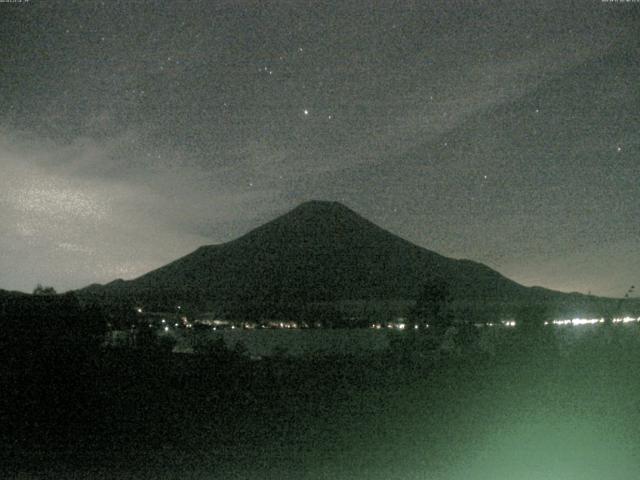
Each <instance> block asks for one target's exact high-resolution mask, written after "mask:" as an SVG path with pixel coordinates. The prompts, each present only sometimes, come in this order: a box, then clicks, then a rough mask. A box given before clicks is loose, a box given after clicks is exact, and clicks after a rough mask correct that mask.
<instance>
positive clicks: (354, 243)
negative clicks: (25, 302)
mask: <svg viewBox="0 0 640 480" xmlns="http://www.w3.org/2000/svg"><path fill="white" fill-rule="evenodd" d="M434 280H436V281H440V280H442V281H446V282H447V283H448V285H449V286H450V289H451V293H452V295H453V296H455V297H457V298H465V299H466V300H467V301H470V302H484V303H488V302H490V303H505V302H532V301H549V300H550V299H555V300H559V299H560V300H561V299H564V300H568V299H569V297H572V299H573V300H575V298H576V297H585V298H586V296H583V295H579V294H562V293H559V292H553V291H551V290H547V289H543V288H539V287H534V288H529V287H524V286H522V285H519V284H518V283H516V282H514V281H512V280H509V279H508V278H506V277H504V276H503V275H501V274H500V273H498V272H496V271H495V270H492V269H491V268H489V267H487V266H485V265H482V264H480V263H477V262H473V261H470V260H456V259H451V258H447V257H445V256H442V255H439V254H437V253H435V252H432V251H430V250H427V249H425V248H421V247H419V246H417V245H414V244H412V243H410V242H408V241H406V240H404V239H402V238H400V237H398V236H396V235H394V234H392V233H390V232H388V231H386V230H384V229H382V228H380V227H378V226H377V225H375V224H373V223H372V222H370V221H368V220H366V219H365V218H363V217H361V216H360V215H358V214H357V213H355V212H354V211H352V210H351V209H349V208H348V207H346V206H344V205H342V204H340V203H337V202H326V201H310V202H306V203H303V204H301V205H300V206H298V207H296V208H295V209H293V210H291V211H290V212H288V213H286V214H284V215H282V216H280V217H278V218H276V219H275V220H272V221H270V222H268V223H266V224H264V225H262V226H260V227H258V228H256V229H254V230H252V231H250V232H249V233H247V234H245V235H243V236H241V237H240V238H238V239H236V240H233V241H230V242H228V243H224V244H220V245H209V246H203V247H200V248H198V249H197V250H195V251H194V252H192V253H190V254H188V255H186V256H184V257H182V258H180V259H178V260H175V261H174V262H172V263H169V264H168V265H165V266H163V267H161V268H158V269H157V270H153V271H151V272H149V273H147V274H145V275H142V276H141V277H139V278H136V279H133V280H129V281H125V280H116V281H114V282H111V283H109V284H106V285H92V286H90V287H87V288H85V289H83V290H82V291H81V293H82V294H83V295H84V296H91V297H93V298H94V299H95V298H103V299H128V300H131V301H133V299H135V300H136V301H141V302H151V303H154V304H159V305H176V302H191V303H192V304H195V305H198V306H199V307H200V308H204V306H205V305H224V304H228V303H233V302H242V301H251V302H258V303H259V302H271V303H273V302H280V303H286V302H299V303H300V302H301V303H308V302H340V301H349V300H369V301H371V300H394V299H396V300H398V299H400V300H402V299H404V300H411V301H413V300H415V299H416V297H417V296H418V294H419V292H420V290H421V288H422V286H423V285H424V284H425V283H426V282H431V281H434Z"/></svg>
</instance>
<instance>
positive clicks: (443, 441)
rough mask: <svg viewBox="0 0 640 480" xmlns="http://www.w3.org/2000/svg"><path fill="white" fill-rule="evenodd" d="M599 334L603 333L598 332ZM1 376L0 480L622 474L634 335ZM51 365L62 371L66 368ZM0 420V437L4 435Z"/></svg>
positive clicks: (635, 364)
mask: <svg viewBox="0 0 640 480" xmlns="http://www.w3.org/2000/svg"><path fill="white" fill-rule="evenodd" d="M607 328H609V327H607ZM76 360H77V361H76V362H73V361H72V360H70V359H66V360H64V362H67V363H66V364H65V365H53V364H51V363H50V362H49V364H39V368H38V370H37V371H30V372H28V373H25V374H24V375H20V377H16V376H11V375H9V374H8V372H6V371H5V372H4V373H3V377H2V382H3V384H2V400H1V401H2V418H1V421H2V425H3V428H2V432H1V433H0V441H1V443H2V444H1V445H0V446H1V449H0V465H1V471H0V477H1V478H20V479H32V478H34V479H35V478H62V479H66V478H70V479H71V478H73V479H85V478H87V479H89V478H91V479H107V478H118V479H137V478H140V479H143V478H144V479H148V478H159V479H174V478H175V479H289V478H290V479H300V478H302V479H403V480H404V479H446V480H449V479H452V480H453V479H456V480H457V479H487V480H489V479H491V480H501V479H523V480H526V479H531V480H538V479H563V480H568V479H574V478H575V479H581V480H589V479H598V480H600V479H609V480H615V479H637V478H638V472H640V369H639V368H640V331H639V330H638V329H637V326H635V325H633V326H625V327H622V326H621V327H617V330H613V329H611V328H609V329H608V330H605V327H602V328H598V329H594V330H592V331H590V332H588V333H586V334H584V335H582V336H581V337H580V338H579V339H578V340H577V341H576V342H572V343H571V344H569V343H567V342H562V341H561V342H558V341H557V340H555V339H553V338H550V337H549V336H546V337H544V338H541V339H534V340H531V339H524V338H522V336H519V335H518V334H516V333H514V334H508V335H506V336H505V337H504V338H501V339H499V340H496V349H495V354H494V355H488V354H487V353H486V352H482V351H479V350H478V349H474V348H469V349H468V350H466V351H464V352H463V353H462V354H459V355H455V354H447V355H441V356H436V355H433V354H431V353H427V354H425V353H424V351H421V350H419V349H416V346H415V345H404V344H399V345H398V344H396V345H395V346H394V349H393V351H391V352H388V353H386V354H384V355H375V356H371V357H368V358H347V357H341V358H326V357H325V358H307V359H303V360H301V359H296V360H290V359H286V358H279V359H271V360H263V361H258V362H251V361H248V360H241V359H238V358H235V357H233V356H229V357H226V358H222V357H219V356H218V357H215V356H212V355H209V356H193V355H192V356H189V355H175V354H174V355H167V354H162V353H160V352H157V351H156V352H126V351H107V352H103V353H102V354H100V355H98V356H91V357H83V358H82V359H78V358H77V359H76ZM64 362H63V363H64ZM5 427H6V428H5Z"/></svg>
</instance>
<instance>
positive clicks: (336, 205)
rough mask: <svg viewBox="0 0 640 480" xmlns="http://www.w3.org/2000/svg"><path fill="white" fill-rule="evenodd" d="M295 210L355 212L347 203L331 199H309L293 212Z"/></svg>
mask: <svg viewBox="0 0 640 480" xmlns="http://www.w3.org/2000/svg"><path fill="white" fill-rule="evenodd" d="M295 211H309V212H317V213H322V212H328V211H335V212H338V211H343V212H350V213H355V212H353V210H351V209H350V208H349V207H347V206H346V205H343V204H342V203H340V202H334V201H331V200H308V201H306V202H303V203H301V204H300V205H298V206H297V207H296V208H294V209H293V210H292V212H295Z"/></svg>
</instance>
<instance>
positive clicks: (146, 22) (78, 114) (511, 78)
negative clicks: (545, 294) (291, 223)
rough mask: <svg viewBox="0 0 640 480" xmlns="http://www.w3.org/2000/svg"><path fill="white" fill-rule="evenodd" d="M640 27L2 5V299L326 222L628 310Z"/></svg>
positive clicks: (327, 10) (382, 6)
mask: <svg viewBox="0 0 640 480" xmlns="http://www.w3.org/2000/svg"><path fill="white" fill-rule="evenodd" d="M213 3H215V5H214V4H213ZM639 13H640V4H639V3H624V4H623V3H614V2H601V1H582V2H563V3H562V4H557V2H552V1H544V2H536V4H531V2H529V3H527V2H492V3H491V4H488V3H480V2H478V3H474V4H471V3H470V2H447V1H435V2H429V4H428V5H423V4H422V2H400V3H394V4H393V5H391V4H388V3H387V2H369V3H367V4H366V5H365V4H359V6H354V5H348V4H345V2H323V5H319V4H317V2H306V1H300V2H298V1H296V2H279V3H274V4H272V5H269V6H268V7H265V6H264V5H261V4H260V3H258V2H254V1H238V2H197V1H196V2H147V3H139V2H119V1H112V2H81V3H69V2H62V1H48V2H39V1H31V2H24V3H3V4H0V40H1V41H2V43H3V45H5V50H6V58H5V59H4V60H3V68H2V69H0V104H1V105H3V109H2V110H1V111H0V166H1V170H0V171H1V174H0V288H1V289H7V290H23V291H31V290H32V289H33V287H34V286H35V285H36V284H37V283H42V284H47V285H52V286H54V287H55V288H56V289H58V290H60V291H64V290H68V289H74V288H80V287H84V286H86V285H88V284H91V283H96V282H98V283H105V282H109V281H112V280H114V279H116V278H125V279H130V278H134V277H137V276H140V275H142V274H144V273H146V272H148V271H150V270H153V269H155V268H158V267H160V266H162V265H164V264H166V263H168V262H170V261H172V260H175V259H176V258H178V257H181V256H183V255H186V254H188V253H190V252H191V251H193V250H194V249H196V248H197V247H199V246H202V245H208V244H216V243H223V242H227V241H230V240H232V239H234V238H237V237H239V236H241V235H242V234H244V233H246V232H248V231H249V230H251V229H253V228H255V227H258V226H260V225H261V224H263V223H265V222H267V221H269V220H272V219H273V218H275V217H277V216H278V215H280V214H283V213H285V212H286V211H288V210H290V209H292V208H294V207H295V206H297V205H298V204H300V203H302V202H303V201H306V200H311V199H322V200H334V201H339V202H341V203H343V204H345V205H346V206H348V207H349V208H351V209H352V210H354V211H356V212H357V213H358V214H360V215H362V216H363V217H365V218H367V219H368V220H370V221H372V222H373V223H375V224H377V225H379V226H380V227H382V228H384V229H386V230H388V231H390V232H392V233H394V234H396V235H398V236H400V237H402V238H405V239H407V240H409V241H411V242H412V243H415V244H417V245H419V246H421V247H424V248H427V249H429V250H432V251H435V252H438V253H440V254H442V255H445V256H449V257H452V258H468V259H471V260H474V261H477V262H481V263H484V264H486V265H488V266H489V267H491V268H494V269H495V270H497V271H499V272H500V273H502V274H503V275H505V276H507V277H508V278H510V279H512V280H515V281H517V282H519V283H521V284H523V285H540V286H544V287H547V288H551V289H554V290H559V291H565V292H570V291H579V292H582V293H587V292H589V291H590V292H592V293H593V294H597V295H605V296H617V297H619V296H622V295H624V293H625V291H626V290H627V289H628V287H629V286H630V285H632V284H637V283H638V274H639V272H640V255H638V245H639V241H640V223H639V222H638V220H637V219H638V218H639V215H640V196H638V187H639V186H640V156H639V155H638V154H639V153H640V117H638V115H637V112H638V108H639V107H640V102H639V98H638V97H639V95H640V91H638V89H637V79H638V78H640V62H639V61H638V58H637V52H638V51H639V50H638V49H639V47H640V45H639V42H640V31H639V30H640V28H639V27H640V24H639V22H638V20H639V19H640V15H639Z"/></svg>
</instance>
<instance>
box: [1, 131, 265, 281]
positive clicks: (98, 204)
mask: <svg viewBox="0 0 640 480" xmlns="http://www.w3.org/2000/svg"><path fill="white" fill-rule="evenodd" d="M135 138H138V137H137V136H136V135H126V136H123V137H120V138H117V139H109V140H105V141H102V142H101V141H97V140H95V139H92V140H91V139H85V140H83V141H82V142H79V141H75V142H72V143H71V144H60V143H56V142H54V141H51V140H43V139H40V138H36V137H29V136H28V135H26V134H25V133H24V132H22V133H15V134H14V135H12V134H11V132H8V131H7V130H6V129H5V130H4V131H3V132H2V135H0V158H1V159H2V171H3V175H2V176H1V177H0V192H1V193H0V211H1V212H2V222H1V223H0V251H2V252H3V255H2V256H1V258H0V288H17V289H22V290H30V289H31V288H33V285H35V284H36V283H38V282H40V283H46V284H52V285H54V286H55V287H57V288H58V289H61V290H64V289H69V288H77V287H81V286H84V285H86V284H88V283H93V282H96V281H99V282H106V281H110V280H113V279H114V278H116V277H126V278H131V277H135V276H138V275H141V274H143V273H145V272H146V271H149V270H151V269H153V268H157V267H159V266H161V265H162V264H164V263H166V262H169V261H171V260H173V259H175V258H177V257H179V256H181V255H184V254H186V253H188V252H190V251H191V250H193V249H195V248H197V247H198V246H200V245H202V244H208V243H217V242H219V241H223V240H228V239H229V238H228V235H229V232H228V231H222V230H221V228H220V227H216V225H218V226H222V225H225V226H226V227H227V229H228V228H229V225H230V224H231V226H232V228H231V232H232V233H233V234H236V233H239V232H238V231H237V230H241V226H242V225H243V223H242V221H240V222H239V223H240V227H238V226H237V225H236V224H235V223H234V222H235V220H236V219H237V218H238V216H240V217H242V216H243V215H244V216H247V217H250V215H249V212H251V208H252V205H254V204H255V203H263V204H265V203H267V202H268V201H269V199H270V198H271V196H272V195H273V193H272V192H270V191H269V190H260V189H259V188H257V187H256V189H253V190H252V189H246V190H243V191H238V190H237V189H235V188H229V187H225V186H224V185H223V184H221V183H220V182H216V172H215V171H200V170H198V169H197V168H196V167H193V166H192V167H188V166H186V165H185V166H183V168H181V169H178V170H174V169H172V168H161V167H160V168H156V169H155V170H150V169H149V168H146V169H145V173H142V172H140V171H136V170H135V169H133V170H130V171H131V172H132V175H130V176H127V175H126V172H120V173H119V172H114V171H113V170H111V168H109V166H104V165H102V162H107V161H109V160H108V159H109V158H110V155H112V152H113V151H115V150H118V149H121V150H124V151H136V150H138V149H139V148H138V147H139V145H133V143H134V142H133V141H132V139H135ZM165 153H166V155H170V153H169V152H165ZM143 161H147V160H146V159H143ZM117 163H118V162H117V159H116V162H115V165H117ZM113 165H114V164H113V163H111V164H110V166H111V167H113ZM118 173H119V174H118Z"/></svg>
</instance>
